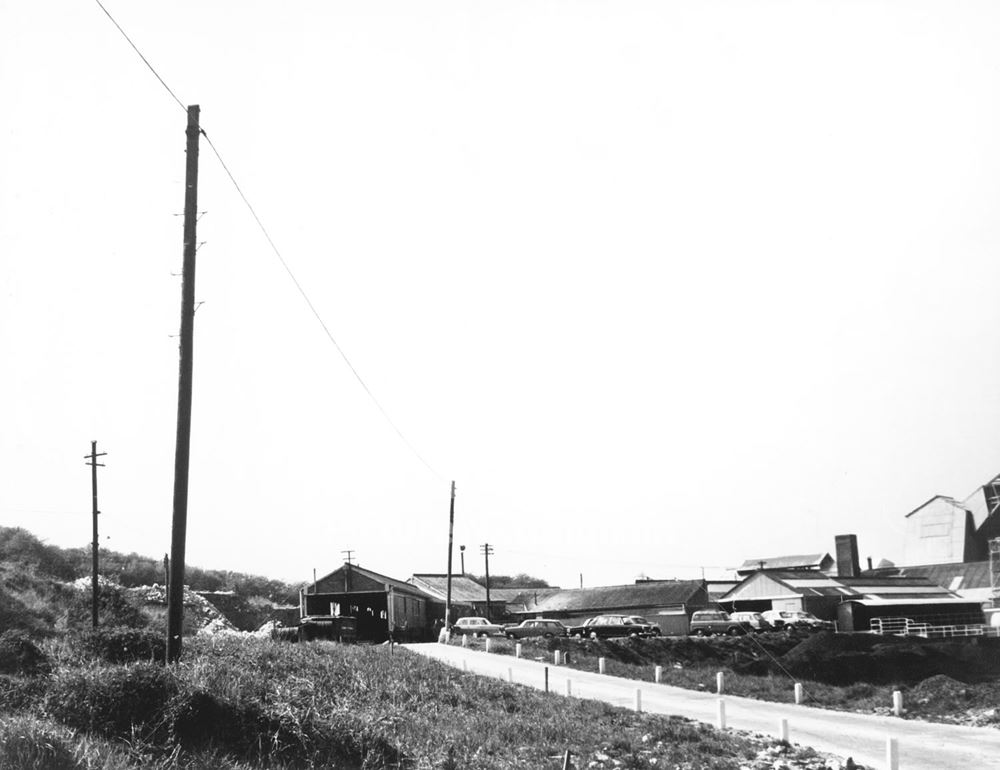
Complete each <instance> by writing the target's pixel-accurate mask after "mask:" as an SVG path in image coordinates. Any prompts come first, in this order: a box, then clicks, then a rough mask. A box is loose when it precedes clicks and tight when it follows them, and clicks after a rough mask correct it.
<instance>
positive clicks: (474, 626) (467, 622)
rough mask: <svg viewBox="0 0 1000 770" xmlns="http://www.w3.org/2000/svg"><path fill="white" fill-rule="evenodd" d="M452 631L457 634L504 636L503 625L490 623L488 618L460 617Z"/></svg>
mask: <svg viewBox="0 0 1000 770" xmlns="http://www.w3.org/2000/svg"><path fill="white" fill-rule="evenodd" d="M451 632H452V633H453V634H456V635H457V636H463V635H468V636H502V635H503V626H499V625H497V624H496V623H490V621H488V620H487V619H486V618H459V619H458V622H457V623H455V625H453V626H452V627H451Z"/></svg>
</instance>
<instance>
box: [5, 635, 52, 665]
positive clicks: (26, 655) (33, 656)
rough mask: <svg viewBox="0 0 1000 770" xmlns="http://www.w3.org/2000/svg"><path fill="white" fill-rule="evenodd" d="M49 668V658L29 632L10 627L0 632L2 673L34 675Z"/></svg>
mask: <svg viewBox="0 0 1000 770" xmlns="http://www.w3.org/2000/svg"><path fill="white" fill-rule="evenodd" d="M48 670H49V661H48V658H46V657H45V653H43V652H42V651H41V650H39V649H38V647H36V646H35V643H34V642H33V641H31V637H30V636H28V634H27V633H25V632H24V631H21V630H20V629H8V630H7V631H4V632H3V633H2V634H0V674H19V675H22V676H34V675H35V674H44V673H47V672H48Z"/></svg>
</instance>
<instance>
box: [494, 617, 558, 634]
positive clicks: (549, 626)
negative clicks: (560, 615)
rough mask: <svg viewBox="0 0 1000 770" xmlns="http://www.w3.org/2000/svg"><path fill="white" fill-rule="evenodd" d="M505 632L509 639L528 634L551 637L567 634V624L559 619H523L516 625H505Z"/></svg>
mask: <svg viewBox="0 0 1000 770" xmlns="http://www.w3.org/2000/svg"><path fill="white" fill-rule="evenodd" d="M503 632H504V634H505V635H506V637H507V638H508V639H524V638H525V637H527V636H542V637H545V638H546V639H551V638H552V637H554V636H566V626H564V625H563V624H562V623H560V622H559V621H558V620H546V619H545V618H534V619H532V620H522V621H521V622H520V623H518V624H516V625H515V624H510V625H507V626H504V629H503Z"/></svg>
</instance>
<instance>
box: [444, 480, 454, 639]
mask: <svg viewBox="0 0 1000 770" xmlns="http://www.w3.org/2000/svg"><path fill="white" fill-rule="evenodd" d="M454 540H455V482H454V481H453V482H451V510H450V512H449V513H448V596H447V599H446V600H445V605H444V632H445V633H446V634H449V633H451V552H452V550H453V545H452V543H453V542H454Z"/></svg>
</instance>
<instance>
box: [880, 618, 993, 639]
mask: <svg viewBox="0 0 1000 770" xmlns="http://www.w3.org/2000/svg"><path fill="white" fill-rule="evenodd" d="M973 620H974V619H973V618H970V617H967V616H955V617H949V616H940V617H933V618H931V617H928V618H919V617H917V618H872V619H871V621H870V626H871V631H872V633H875V634H892V635H894V636H920V637H923V638H924V639H942V638H949V637H956V636H957V637H963V636H1000V628H997V627H991V626H987V625H985V624H984V623H982V622H969V621H973Z"/></svg>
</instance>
